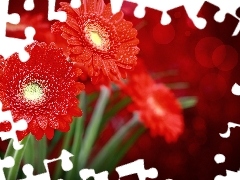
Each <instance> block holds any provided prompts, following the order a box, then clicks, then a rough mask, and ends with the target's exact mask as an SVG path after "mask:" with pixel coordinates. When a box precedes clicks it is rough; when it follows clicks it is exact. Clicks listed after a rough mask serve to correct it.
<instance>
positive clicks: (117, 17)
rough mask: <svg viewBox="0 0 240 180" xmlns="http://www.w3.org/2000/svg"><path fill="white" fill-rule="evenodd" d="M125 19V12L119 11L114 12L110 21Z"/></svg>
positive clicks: (117, 21) (115, 21) (116, 21)
mask: <svg viewBox="0 0 240 180" xmlns="http://www.w3.org/2000/svg"><path fill="white" fill-rule="evenodd" d="M122 19H123V12H122V11H119V12H118V13H116V14H114V15H113V16H112V17H111V19H110V22H112V23H116V24H117V23H119V21H121V20H122Z"/></svg>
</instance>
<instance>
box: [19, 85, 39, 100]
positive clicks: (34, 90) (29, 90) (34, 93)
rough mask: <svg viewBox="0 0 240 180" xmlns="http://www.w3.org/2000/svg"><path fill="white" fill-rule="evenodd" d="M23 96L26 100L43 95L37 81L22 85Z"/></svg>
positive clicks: (36, 98) (35, 98)
mask: <svg viewBox="0 0 240 180" xmlns="http://www.w3.org/2000/svg"><path fill="white" fill-rule="evenodd" d="M23 96H24V98H26V99H27V100H30V101H36V100H38V99H40V98H41V97H42V96H43V90H42V88H41V87H40V85H39V84H38V83H30V84H28V85H27V86H26V87H24V89H23Z"/></svg>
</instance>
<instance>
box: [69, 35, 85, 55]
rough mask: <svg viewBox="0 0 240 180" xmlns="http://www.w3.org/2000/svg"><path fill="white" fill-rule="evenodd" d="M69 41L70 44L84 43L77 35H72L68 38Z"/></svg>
mask: <svg viewBox="0 0 240 180" xmlns="http://www.w3.org/2000/svg"><path fill="white" fill-rule="evenodd" d="M67 43H68V44H69V45H75V46H79V45H82V43H81V41H80V40H79V39H78V38H76V37H71V38H69V39H67ZM79 54H80V53H79Z"/></svg>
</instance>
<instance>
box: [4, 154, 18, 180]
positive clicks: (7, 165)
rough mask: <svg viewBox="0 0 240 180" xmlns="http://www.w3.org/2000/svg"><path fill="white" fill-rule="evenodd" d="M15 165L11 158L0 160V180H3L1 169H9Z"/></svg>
mask: <svg viewBox="0 0 240 180" xmlns="http://www.w3.org/2000/svg"><path fill="white" fill-rule="evenodd" d="M14 164H15V161H14V159H13V157H11V156H8V157H6V158H4V159H3V160H2V159H1V158H0V179H1V180H5V179H6V178H5V175H4V172H3V168H11V167H13V166H14Z"/></svg>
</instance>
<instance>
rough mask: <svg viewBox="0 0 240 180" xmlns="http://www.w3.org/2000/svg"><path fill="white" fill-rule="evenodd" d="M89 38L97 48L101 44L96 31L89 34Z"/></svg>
mask: <svg viewBox="0 0 240 180" xmlns="http://www.w3.org/2000/svg"><path fill="white" fill-rule="evenodd" d="M90 38H91V40H92V41H93V43H95V44H96V45H97V46H100V45H101V44H102V38H101V36H100V35H99V34H98V32H96V31H91V32H90Z"/></svg>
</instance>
